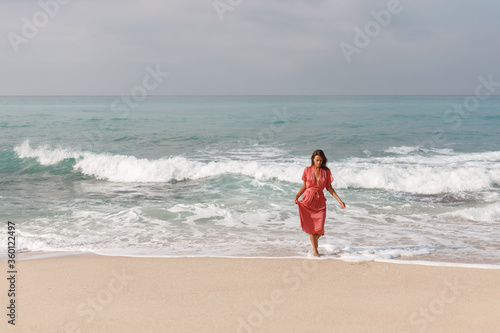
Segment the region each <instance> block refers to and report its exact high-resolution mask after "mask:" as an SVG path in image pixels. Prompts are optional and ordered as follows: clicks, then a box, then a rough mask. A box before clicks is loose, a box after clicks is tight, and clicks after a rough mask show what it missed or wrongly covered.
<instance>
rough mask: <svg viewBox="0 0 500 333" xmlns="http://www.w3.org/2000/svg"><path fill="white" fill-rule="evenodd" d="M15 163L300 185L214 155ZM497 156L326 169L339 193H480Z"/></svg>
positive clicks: (294, 169)
mask: <svg viewBox="0 0 500 333" xmlns="http://www.w3.org/2000/svg"><path fill="white" fill-rule="evenodd" d="M14 150H15V152H16V153H17V154H18V156H19V157H20V158H37V159H38V161H39V162H40V163H41V164H44V165H49V164H57V163H59V162H61V161H63V160H64V159H68V158H74V159H75V160H76V163H75V165H74V166H73V168H74V170H75V171H79V172H82V173H83V174H86V175H89V176H93V177H95V178H97V179H102V180H107V181H111V182H124V183H130V182H172V181H184V180H197V179H202V178H210V177H217V176H221V175H225V174H236V175H243V176H247V177H251V178H254V179H257V180H271V179H275V180H279V181H285V182H291V183H300V182H301V180H300V178H301V175H302V170H303V167H304V165H299V164H297V163H296V162H295V161H292V162H290V161H289V162H280V161H279V160H278V161H274V160H269V161H266V160H247V159H245V160H238V159H230V160H228V159H227V158H224V157H221V158H220V159H219V158H218V157H217V156H214V157H212V158H213V159H214V160H213V161H210V162H202V161H197V160H193V159H188V158H186V157H183V156H172V157H169V158H160V159H146V158H137V157H135V156H129V155H112V154H108V153H92V152H88V151H74V150H69V149H66V148H62V147H57V148H51V147H49V146H46V145H45V146H40V147H37V148H32V147H31V146H30V144H29V142H28V141H25V142H23V143H22V144H21V145H19V146H16V147H15V148H14ZM499 162H500V152H485V153H470V154H464V153H462V154H455V155H448V154H446V155H432V156H420V155H403V156H397V157H366V158H350V159H347V160H344V161H340V162H337V163H331V164H330V167H331V168H332V172H333V174H334V178H335V180H336V182H335V184H334V185H335V186H336V187H340V188H348V187H350V188H368V189H382V190H389V191H401V192H409V193H419V194H437V193H447V192H451V193H456V192H463V191H480V190H486V189H489V188H490V187H492V186H494V185H498V184H500V163H499Z"/></svg>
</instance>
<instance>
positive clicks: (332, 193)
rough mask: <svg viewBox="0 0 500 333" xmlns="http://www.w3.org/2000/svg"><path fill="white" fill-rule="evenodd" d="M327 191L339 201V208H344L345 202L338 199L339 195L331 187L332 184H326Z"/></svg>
mask: <svg viewBox="0 0 500 333" xmlns="http://www.w3.org/2000/svg"><path fill="white" fill-rule="evenodd" d="M326 190H327V191H328V192H330V194H331V195H332V196H333V197H334V198H335V199H337V201H338V202H339V204H340V208H342V209H344V208H345V203H344V202H343V201H342V200H340V197H339V196H338V194H337V192H335V190H334V189H333V187H332V185H330V186H328V188H327V189H326Z"/></svg>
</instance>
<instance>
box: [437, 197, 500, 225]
mask: <svg viewBox="0 0 500 333" xmlns="http://www.w3.org/2000/svg"><path fill="white" fill-rule="evenodd" d="M443 215H448V216H450V215H451V216H456V217H460V218H463V219H466V220H471V221H480V222H487V223H489V222H500V203H498V202H497V203H493V204H490V205H487V206H485V207H474V208H465V209H461V210H458V211H454V212H452V213H446V214H443Z"/></svg>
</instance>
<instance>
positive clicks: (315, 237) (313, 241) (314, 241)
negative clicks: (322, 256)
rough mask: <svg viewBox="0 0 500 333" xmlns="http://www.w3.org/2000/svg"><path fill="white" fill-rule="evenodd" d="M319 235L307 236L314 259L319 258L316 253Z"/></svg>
mask: <svg viewBox="0 0 500 333" xmlns="http://www.w3.org/2000/svg"><path fill="white" fill-rule="evenodd" d="M320 236H321V235H318V234H309V238H310V239H311V244H312V247H313V252H314V255H315V256H316V257H319V253H318V239H319V237H320Z"/></svg>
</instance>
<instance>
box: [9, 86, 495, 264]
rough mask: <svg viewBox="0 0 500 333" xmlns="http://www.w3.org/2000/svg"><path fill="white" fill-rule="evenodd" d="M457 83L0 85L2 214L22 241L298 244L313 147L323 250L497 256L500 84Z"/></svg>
mask: <svg viewBox="0 0 500 333" xmlns="http://www.w3.org/2000/svg"><path fill="white" fill-rule="evenodd" d="M466 98H467V96H236V97H234V96H225V97H224V96H216V97H208V96H199V97H193V96H185V97H172V96H149V97H147V99H145V100H144V101H141V102H137V103H133V104H130V105H125V104H123V103H119V104H117V103H115V101H116V97H115V96H108V97H0V176H1V177H0V222H1V223H2V224H4V223H6V221H13V222H15V223H16V226H17V237H18V239H17V241H18V250H20V251H23V252H38V251H62V252H70V251H85V252H87V251H88V252H92V253H99V254H112V255H137V256H237V257H243V256H244V257H255V256H259V257H294V256H299V257H305V256H310V255H311V245H310V242H309V237H308V236H307V235H306V234H305V233H303V232H302V230H301V229H300V222H299V218H298V211H297V207H296V205H295V204H294V202H293V198H294V196H295V194H296V193H297V191H298V189H299V188H300V186H301V180H300V178H301V175H302V171H303V168H304V167H305V166H308V165H310V154H311V153H312V151H314V150H315V149H323V150H324V151H325V153H326V156H327V157H328V160H329V166H330V168H331V170H332V173H333V176H334V178H335V182H334V188H335V189H336V190H337V193H338V194H339V195H340V197H341V198H342V199H343V200H344V202H345V203H346V204H347V208H346V209H345V210H340V209H339V207H338V203H337V202H336V201H335V200H334V199H333V198H332V197H331V196H329V194H328V193H327V199H328V202H327V209H328V211H327V220H326V226H325V237H322V238H321V239H320V242H319V243H320V253H322V254H323V255H324V258H338V257H340V258H341V259H345V260H377V259H409V260H428V261H440V262H457V263H487V264H498V265H500V245H499V244H498V239H500V228H499V226H498V222H500V200H499V198H500V164H499V162H500V147H499V143H500V131H499V130H498V129H499V128H500V126H499V125H500V97H498V96H489V97H488V98H486V99H485V100H482V101H480V103H479V104H478V105H476V106H474V108H473V109H471V110H470V111H468V110H467V108H466V106H467V107H469V109H470V105H465V104H464V103H465V101H466ZM456 106H458V108H457V107H456ZM453 110H458V111H453ZM6 230H7V229H6V228H5V231H6ZM0 242H2V243H3V244H6V243H7V235H6V232H4V233H1V235H0ZM2 251H3V253H5V252H6V251H5V250H2Z"/></svg>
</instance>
